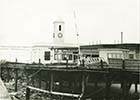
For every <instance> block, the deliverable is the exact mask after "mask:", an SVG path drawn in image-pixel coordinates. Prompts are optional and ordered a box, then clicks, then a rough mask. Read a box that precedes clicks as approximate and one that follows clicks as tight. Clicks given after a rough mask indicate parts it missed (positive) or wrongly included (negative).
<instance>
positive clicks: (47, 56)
mask: <svg viewBox="0 0 140 100" xmlns="http://www.w3.org/2000/svg"><path fill="white" fill-rule="evenodd" d="M44 59H45V60H50V51H45V56H44Z"/></svg>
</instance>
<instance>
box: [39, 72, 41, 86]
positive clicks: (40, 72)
mask: <svg viewBox="0 0 140 100" xmlns="http://www.w3.org/2000/svg"><path fill="white" fill-rule="evenodd" d="M39 88H41V71H40V72H39Z"/></svg>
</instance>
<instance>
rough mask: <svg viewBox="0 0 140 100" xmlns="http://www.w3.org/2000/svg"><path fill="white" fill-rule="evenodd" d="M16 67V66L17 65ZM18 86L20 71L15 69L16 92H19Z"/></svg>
mask: <svg viewBox="0 0 140 100" xmlns="http://www.w3.org/2000/svg"><path fill="white" fill-rule="evenodd" d="M16 63H17V59H16ZM15 67H16V64H15ZM17 84H18V69H16V68H15V92H17V90H18V89H17Z"/></svg>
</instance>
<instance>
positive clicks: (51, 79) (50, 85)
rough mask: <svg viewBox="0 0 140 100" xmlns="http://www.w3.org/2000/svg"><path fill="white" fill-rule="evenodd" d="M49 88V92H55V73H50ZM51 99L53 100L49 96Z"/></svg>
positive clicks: (51, 99)
mask: <svg viewBox="0 0 140 100" xmlns="http://www.w3.org/2000/svg"><path fill="white" fill-rule="evenodd" d="M49 87H50V89H49V92H50V93H51V92H53V72H51V73H50V82H49ZM49 97H50V100H53V98H52V95H51V94H50V95H49Z"/></svg>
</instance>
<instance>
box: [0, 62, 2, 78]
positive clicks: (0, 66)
mask: <svg viewBox="0 0 140 100" xmlns="http://www.w3.org/2000/svg"><path fill="white" fill-rule="evenodd" d="M0 77H1V79H2V64H0Z"/></svg>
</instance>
